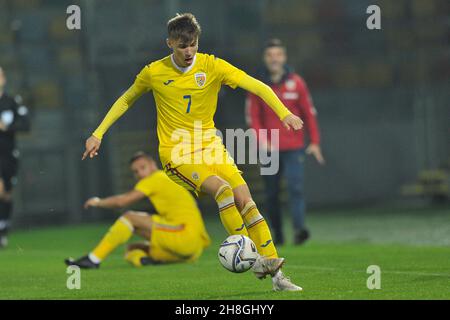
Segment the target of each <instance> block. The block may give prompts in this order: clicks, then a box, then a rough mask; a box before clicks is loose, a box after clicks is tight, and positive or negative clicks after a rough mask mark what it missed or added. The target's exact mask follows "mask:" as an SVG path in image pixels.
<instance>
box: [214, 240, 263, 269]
mask: <svg viewBox="0 0 450 320" xmlns="http://www.w3.org/2000/svg"><path fill="white" fill-rule="evenodd" d="M258 255H259V254H258V251H257V250H256V246H255V244H254V243H253V241H252V240H251V239H250V238H249V237H246V236H242V235H232V236H229V237H228V238H226V239H225V241H224V242H222V244H221V245H220V248H219V261H220V263H221V264H222V266H224V268H225V269H227V270H229V271H231V272H236V273H241V272H245V271H247V270H248V269H250V268H251V267H253V264H254V263H255V261H256V258H257V257H258Z"/></svg>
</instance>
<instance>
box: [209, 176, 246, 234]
mask: <svg viewBox="0 0 450 320" xmlns="http://www.w3.org/2000/svg"><path fill="white" fill-rule="evenodd" d="M214 198H215V199H216V202H217V205H218V206H219V214H220V220H221V221H222V224H223V226H224V227H225V229H226V230H227V232H228V234H230V235H232V234H241V235H244V236H248V232H247V229H246V228H245V224H244V221H243V220H242V217H241V215H240V214H239V211H238V209H237V208H236V205H235V203H234V194H233V190H232V189H231V187H230V186H229V185H223V186H222V187H220V188H219V190H218V191H217V193H216V196H215V197H214Z"/></svg>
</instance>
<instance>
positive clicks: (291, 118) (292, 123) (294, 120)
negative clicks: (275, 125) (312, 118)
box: [282, 114, 303, 130]
mask: <svg viewBox="0 0 450 320" xmlns="http://www.w3.org/2000/svg"><path fill="white" fill-rule="evenodd" d="M282 122H283V126H284V127H285V128H286V129H287V130H291V128H292V129H294V130H300V129H301V128H303V121H302V119H300V118H299V117H297V116H296V115H295V114H290V115H288V116H286V117H284V119H283V121H282Z"/></svg>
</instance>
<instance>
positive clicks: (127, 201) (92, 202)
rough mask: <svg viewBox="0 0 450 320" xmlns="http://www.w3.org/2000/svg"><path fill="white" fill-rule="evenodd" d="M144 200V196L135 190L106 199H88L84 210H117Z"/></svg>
mask: <svg viewBox="0 0 450 320" xmlns="http://www.w3.org/2000/svg"><path fill="white" fill-rule="evenodd" d="M144 198H145V194H143V193H142V192H140V191H137V190H131V191H129V192H127V193H123V194H119V195H116V196H111V197H107V198H103V199H102V198H99V197H93V198H90V199H88V200H87V201H86V202H85V204H84V208H85V209H88V208H104V209H118V208H124V207H127V206H129V205H131V204H133V203H135V202H137V201H139V200H142V199H144Z"/></svg>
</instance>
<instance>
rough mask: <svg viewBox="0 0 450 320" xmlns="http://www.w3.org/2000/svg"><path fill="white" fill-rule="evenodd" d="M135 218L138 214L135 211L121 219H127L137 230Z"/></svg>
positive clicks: (126, 213) (129, 211) (125, 214)
mask: <svg viewBox="0 0 450 320" xmlns="http://www.w3.org/2000/svg"><path fill="white" fill-rule="evenodd" d="M135 217H136V213H135V212H134V211H131V210H128V211H126V212H125V213H123V214H122V215H121V216H120V219H122V220H123V219H125V220H126V221H127V222H128V223H129V224H130V225H131V226H132V227H133V228H135V227H136V225H135V224H136V223H135V222H136V221H135Z"/></svg>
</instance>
